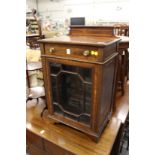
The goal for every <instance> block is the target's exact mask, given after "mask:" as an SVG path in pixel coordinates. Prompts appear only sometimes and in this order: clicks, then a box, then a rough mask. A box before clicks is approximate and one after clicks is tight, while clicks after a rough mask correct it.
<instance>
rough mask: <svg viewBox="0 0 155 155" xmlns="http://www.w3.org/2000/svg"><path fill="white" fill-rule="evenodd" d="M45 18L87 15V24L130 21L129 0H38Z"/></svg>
mask: <svg viewBox="0 0 155 155" xmlns="http://www.w3.org/2000/svg"><path fill="white" fill-rule="evenodd" d="M38 11H39V13H40V15H41V16H42V18H43V20H45V19H52V20H65V18H68V19H69V18H70V17H80V16H81V17H86V24H92V23H96V22H97V21H105V22H107V21H109V22H110V21H115V22H128V20H129V0H38Z"/></svg>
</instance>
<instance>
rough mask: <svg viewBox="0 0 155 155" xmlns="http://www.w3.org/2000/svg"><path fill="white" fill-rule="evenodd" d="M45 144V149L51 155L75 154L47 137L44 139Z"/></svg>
mask: <svg viewBox="0 0 155 155" xmlns="http://www.w3.org/2000/svg"><path fill="white" fill-rule="evenodd" d="M44 146H45V151H46V152H48V153H49V154H50V155H74V154H73V153H71V152H68V151H67V150H65V149H63V148H61V147H59V146H57V145H55V144H53V143H51V142H49V141H47V140H45V139H44Z"/></svg>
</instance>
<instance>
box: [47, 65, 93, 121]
mask: <svg viewBox="0 0 155 155" xmlns="http://www.w3.org/2000/svg"><path fill="white" fill-rule="evenodd" d="M49 65H50V76H51V89H52V99H53V106H54V112H55V113H58V114H61V115H63V116H64V117H67V118H70V119H72V120H75V121H78V122H83V123H85V124H90V114H91V98H92V69H90V68H82V67H78V66H71V65H64V64H59V63H51V62H50V63H49Z"/></svg>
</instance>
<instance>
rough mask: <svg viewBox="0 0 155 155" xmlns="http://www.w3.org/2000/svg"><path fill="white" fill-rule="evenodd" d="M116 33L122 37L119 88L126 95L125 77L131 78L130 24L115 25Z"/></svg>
mask: <svg viewBox="0 0 155 155" xmlns="http://www.w3.org/2000/svg"><path fill="white" fill-rule="evenodd" d="M114 35H115V36H117V37H121V39H122V40H121V42H120V44H119V61H118V88H120V90H121V92H122V95H124V83H125V77H127V80H128V79H129V51H128V48H129V26H128V25H126V24H116V25H114Z"/></svg>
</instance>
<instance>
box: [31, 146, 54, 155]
mask: <svg viewBox="0 0 155 155" xmlns="http://www.w3.org/2000/svg"><path fill="white" fill-rule="evenodd" d="M29 153H30V155H52V154H49V153H47V152H45V151H43V150H42V149H40V148H38V147H36V146H34V145H31V146H30V147H29Z"/></svg>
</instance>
